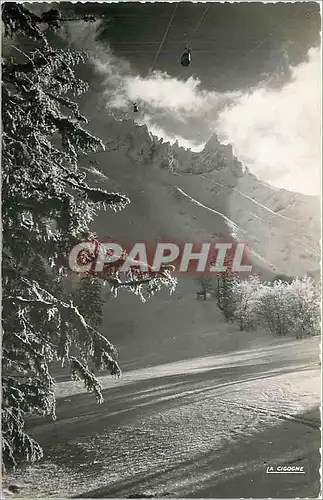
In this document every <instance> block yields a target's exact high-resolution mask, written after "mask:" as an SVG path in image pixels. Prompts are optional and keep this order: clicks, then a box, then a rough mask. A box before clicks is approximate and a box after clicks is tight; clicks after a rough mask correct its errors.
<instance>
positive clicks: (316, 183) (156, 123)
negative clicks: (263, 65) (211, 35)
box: [73, 25, 321, 194]
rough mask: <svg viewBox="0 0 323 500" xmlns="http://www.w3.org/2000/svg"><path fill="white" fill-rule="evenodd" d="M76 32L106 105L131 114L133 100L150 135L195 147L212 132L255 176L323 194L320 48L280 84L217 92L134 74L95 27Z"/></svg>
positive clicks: (162, 77)
mask: <svg viewBox="0 0 323 500" xmlns="http://www.w3.org/2000/svg"><path fill="white" fill-rule="evenodd" d="M73 29H74V28H73ZM75 29H77V30H78V31H79V32H78V33H77V39H78V40H82V46H83V47H84V48H86V50H87V51H88V52H90V54H91V55H92V62H93V64H94V67H95V68H96V71H97V72H98V73H99V74H100V76H101V78H102V79H103V87H104V92H103V99H104V101H105V105H106V108H107V109H108V110H113V109H119V110H120V111H121V112H125V113H128V111H129V110H131V109H132V103H133V102H138V104H139V108H140V112H141V117H140V121H141V123H146V124H147V127H148V129H149V130H150V131H151V132H152V133H153V134H154V135H157V136H158V137H161V138H163V139H164V140H166V141H169V142H171V143H172V142H175V140H178V142H179V144H180V145H182V146H183V147H185V148H191V149H192V150H193V151H199V150H201V148H202V147H203V144H205V142H206V141H207V139H208V138H209V137H210V136H211V135H212V133H214V132H216V133H217V134H218V136H219V139H220V141H221V142H223V143H231V144H232V147H233V152H234V154H235V155H236V156H237V157H238V159H239V160H240V161H241V162H242V163H243V164H244V165H246V166H248V168H249V169H250V171H251V172H252V173H254V174H255V175H256V176H257V177H258V178H259V179H260V180H263V181H266V182H268V183H270V184H271V185H273V186H275V187H278V188H285V189H289V190H294V191H297V192H302V193H305V194H318V193H320V170H321V149H320V144H321V112H320V110H321V77H320V72H321V61H320V49H319V48H312V49H311V50H310V51H309V53H308V59H307V60H306V61H304V62H302V63H301V64H300V65H299V66H297V67H294V68H292V67H290V72H291V77H292V78H291V79H290V80H289V82H288V83H285V84H284V85H282V86H280V87H276V88H275V87H273V86H272V82H270V81H269V80H267V81H264V82H262V83H261V84H260V85H259V86H258V87H256V88H252V89H249V91H248V92H245V91H244V92H242V91H241V92H239V91H237V92H224V93H220V92H216V91H208V90H206V89H203V87H202V84H201V81H200V80H198V79H196V78H193V77H190V78H188V79H187V80H185V81H182V80H178V79H176V78H173V77H171V76H170V75H168V74H167V73H161V72H154V73H153V74H152V75H151V77H150V78H148V77H146V78H144V77H142V76H139V75H138V74H136V73H135V71H134V70H133V68H132V67H131V65H130V64H129V62H128V61H126V60H124V59H122V58H119V57H116V56H115V54H114V53H113V52H112V51H111V49H110V48H109V47H108V46H105V45H104V46H103V45H100V44H99V43H98V42H97V41H96V39H95V35H94V30H93V29H92V31H91V29H90V28H88V27H86V30H87V31H86V32H84V28H82V30H83V31H82V32H81V31H80V30H81V28H80V25H78V26H77V27H75ZM73 38H74V40H75V36H74V37H73ZM285 69H286V68H285ZM130 112H131V111H130ZM136 118H137V117H136Z"/></svg>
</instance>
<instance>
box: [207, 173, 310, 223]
mask: <svg viewBox="0 0 323 500" xmlns="http://www.w3.org/2000/svg"><path fill="white" fill-rule="evenodd" d="M199 177H202V178H203V179H206V180H207V181H208V182H211V183H212V184H215V185H217V186H220V187H222V188H225V189H231V190H232V191H235V192H236V193H238V194H240V195H241V196H243V197H244V198H246V199H247V200H249V201H252V202H253V203H255V204H256V205H258V206H259V207H261V208H263V209H264V210H266V211H267V212H269V213H270V214H272V215H274V216H275V217H280V218H281V219H286V220H288V221H290V222H295V223H296V224H301V223H300V222H299V221H297V220H295V219H291V218H290V217H286V216H285V215H282V214H278V213H277V212H274V211H273V210H271V209H270V208H268V207H266V206H265V205H263V204H262V203H260V202H258V201H256V200H254V199H253V198H251V197H250V196H248V195H247V194H245V193H243V192H242V191H240V190H239V189H237V188H234V187H231V186H225V185H224V184H220V182H216V181H213V180H212V179H209V178H207V177H206V176H205V175H199Z"/></svg>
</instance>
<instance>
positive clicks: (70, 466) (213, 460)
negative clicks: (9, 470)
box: [13, 326, 320, 498]
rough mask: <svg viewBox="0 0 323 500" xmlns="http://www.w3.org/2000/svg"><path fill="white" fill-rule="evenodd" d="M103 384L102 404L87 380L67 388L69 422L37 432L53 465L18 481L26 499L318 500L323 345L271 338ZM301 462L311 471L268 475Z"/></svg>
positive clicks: (62, 417) (63, 393)
mask: <svg viewBox="0 0 323 500" xmlns="http://www.w3.org/2000/svg"><path fill="white" fill-rule="evenodd" d="M228 328H229V326H228ZM100 380H101V383H102V385H103V388H104V389H106V390H105V391H104V392H105V402H104V403H103V404H102V405H100V406H97V405H96V403H95V402H94V400H93V397H92V396H91V395H88V394H85V393H84V389H83V387H82V384H79V383H77V384H75V383H72V382H69V381H68V382H61V383H60V384H58V387H57V395H58V397H59V400H58V409H57V416H58V419H57V421H56V422H51V421H40V422H39V423H38V424H37V425H34V426H33V427H34V428H33V435H34V436H35V437H36V438H37V439H39V440H40V442H41V443H42V444H43V445H44V449H45V459H44V460H43V461H42V462H41V463H39V464H37V465H35V466H32V467H29V468H27V469H26V470H24V471H21V472H20V473H19V474H17V476H16V478H13V480H14V479H16V480H18V482H22V483H23V484H24V487H23V488H22V490H21V495H23V496H24V497H26V496H29V497H33V498H35V497H41V498H44V497H46V498H47V497H48V496H49V495H50V496H52V497H59V498H62V497H70V496H73V495H75V496H77V497H79V496H80V495H83V496H84V497H88V498H89V497H90V498H106V497H126V496H130V495H158V496H163V495H165V496H166V495H168V496H179V497H202V498H203V497H220V498H223V497H237V498H241V497H248V498H250V497H256V498H259V497H272V498H279V497H280V498H282V497H285V498H286V497H290V498H295V497H305V496H307V497H316V496H317V494H318V490H319V462H320V456H319V446H320V433H319V427H320V415H319V411H318V407H319V405H320V366H319V339H317V338H314V339H309V340H302V341H291V340H284V341H281V340H277V339H276V340H275V339H270V337H269V338H268V342H267V343H266V342H264V343H263V345H262V346H261V345H258V347H255V348H254V349H251V350H250V349H247V350H240V351H235V352H231V353H228V354H219V355H212V356H205V357H201V358H195V359H189V360H184V361H178V362H173V363H166V364H162V365H158V366H154V367H150V368H143V369H137V370H130V371H126V372H125V373H124V375H123V377H122V378H121V379H120V380H117V381H115V380H113V379H111V378H110V377H107V376H102V377H101V379H100ZM290 464H293V465H294V464H296V465H300V466H303V467H304V470H305V474H278V475H273V474H267V473H266V467H267V466H270V465H273V466H274V465H290Z"/></svg>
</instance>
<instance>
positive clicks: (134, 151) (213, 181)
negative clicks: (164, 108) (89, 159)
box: [90, 111, 320, 276]
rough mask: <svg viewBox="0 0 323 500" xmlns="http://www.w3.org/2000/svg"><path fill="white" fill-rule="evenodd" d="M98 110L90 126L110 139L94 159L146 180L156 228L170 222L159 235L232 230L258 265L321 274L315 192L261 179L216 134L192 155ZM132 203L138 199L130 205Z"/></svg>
mask: <svg viewBox="0 0 323 500" xmlns="http://www.w3.org/2000/svg"><path fill="white" fill-rule="evenodd" d="M100 115H101V116H100V117H98V115H96V117H95V118H94V119H93V120H92V122H91V125H90V126H91V127H93V128H92V129H93V130H95V132H96V133H97V134H98V135H99V136H100V137H101V138H102V139H103V140H104V141H105V143H106V147H107V153H104V154H102V155H101V154H99V155H96V156H95V160H96V161H97V162H98V164H99V165H100V164H101V168H103V171H104V172H105V173H106V171H107V162H109V164H110V163H113V164H114V165H119V166H118V167H116V168H113V167H112V165H111V166H109V167H108V170H109V173H110V175H113V179H114V180H116V181H118V180H120V179H121V177H122V178H123V179H124V178H125V176H127V177H128V176H129V179H130V184H131V186H133V187H134V185H135V184H136V182H137V181H138V180H139V178H140V179H141V180H140V186H141V189H140V192H142V193H145V194H144V197H146V201H147V197H148V198H149V199H150V200H151V203H153V206H154V208H153V207H151V209H149V208H148V207H146V210H147V212H148V211H149V210H154V214H153V215H152V213H151V212H150V213H151V216H150V220H151V222H152V226H154V227H155V229H156V231H157V233H158V232H160V230H161V227H158V223H156V224H155V223H153V219H154V217H159V219H161V218H162V219H163V223H162V226H164V225H165V224H166V226H167V231H166V232H167V234H163V235H161V234H158V236H165V237H170V236H171V235H170V234H168V233H169V231H171V232H173V231H172V229H171V228H172V227H174V230H175V231H174V232H175V234H176V235H177V236H179V233H183V232H184V233H185V236H186V237H188V238H191V239H192V238H193V239H195V238H202V236H203V237H205V238H214V237H218V236H220V235H228V234H233V235H235V236H236V237H237V238H238V239H240V240H241V241H243V242H244V243H245V244H246V245H247V246H248V247H249V248H250V251H251V253H252V254H253V255H254V257H255V258H256V256H258V263H259V264H260V265H262V266H264V267H265V268H268V269H270V270H271V271H273V272H275V273H285V274H289V275H292V276H301V275H304V274H305V273H307V272H312V273H315V272H317V270H318V269H319V267H320V247H319V241H320V200H319V199H318V198H317V197H314V196H306V195H302V194H299V193H294V192H291V191H287V190H282V189H276V188H273V187H271V186H269V185H268V184H265V183H263V182H261V181H259V180H258V179H257V178H256V177H255V176H254V175H252V174H251V173H250V172H249V171H248V169H244V167H243V165H242V164H241V163H240V162H239V161H238V159H237V158H235V157H234V155H233V153H232V148H231V146H230V145H221V144H220V143H219V141H218V139H217V137H216V136H212V137H211V138H210V140H209V142H208V143H207V144H206V146H205V148H204V149H203V151H201V152H200V153H194V152H191V151H189V150H185V149H183V148H182V147H180V146H178V144H176V143H175V144H174V145H171V144H170V143H167V142H166V143H163V142H162V141H161V140H158V139H157V138H156V137H154V136H152V135H151V134H150V133H149V131H148V129H147V127H146V126H145V125H143V126H139V125H137V124H135V123H134V121H133V120H132V119H128V120H122V121H121V120H118V119H116V117H114V116H111V115H109V114H108V113H105V112H104V111H103V112H102V111H101V113H100ZM102 120H104V121H105V123H104V126H103V123H102ZM129 162H130V163H129ZM131 178H132V179H133V181H132V180H131ZM146 182H148V183H149V185H148V184H147V186H145V183H146ZM121 187H123V186H121ZM185 198H186V200H185ZM135 203H136V202H134V200H133V205H132V208H133V206H134V204H135ZM194 204H195V207H194V208H193V205H194ZM157 207H158V208H157ZM197 207H199V208H197ZM212 211H213V212H212ZM191 212H192V213H191ZM193 212H194V213H193ZM215 212H218V213H219V214H222V216H221V215H217V214H216V213H215ZM167 213H169V214H170V217H171V222H169V221H168V220H167V217H168V216H167ZM195 217H196V219H195ZM221 219H222V220H221ZM211 221H212V222H211ZM160 222H161V221H160ZM183 225H184V226H183ZM183 227H185V231H183Z"/></svg>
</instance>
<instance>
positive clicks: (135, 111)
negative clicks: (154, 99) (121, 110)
mask: <svg viewBox="0 0 323 500" xmlns="http://www.w3.org/2000/svg"><path fill="white" fill-rule="evenodd" d="M138 111H139V108H138V105H137V104H136V103H135V104H134V105H133V112H134V113H138Z"/></svg>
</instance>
